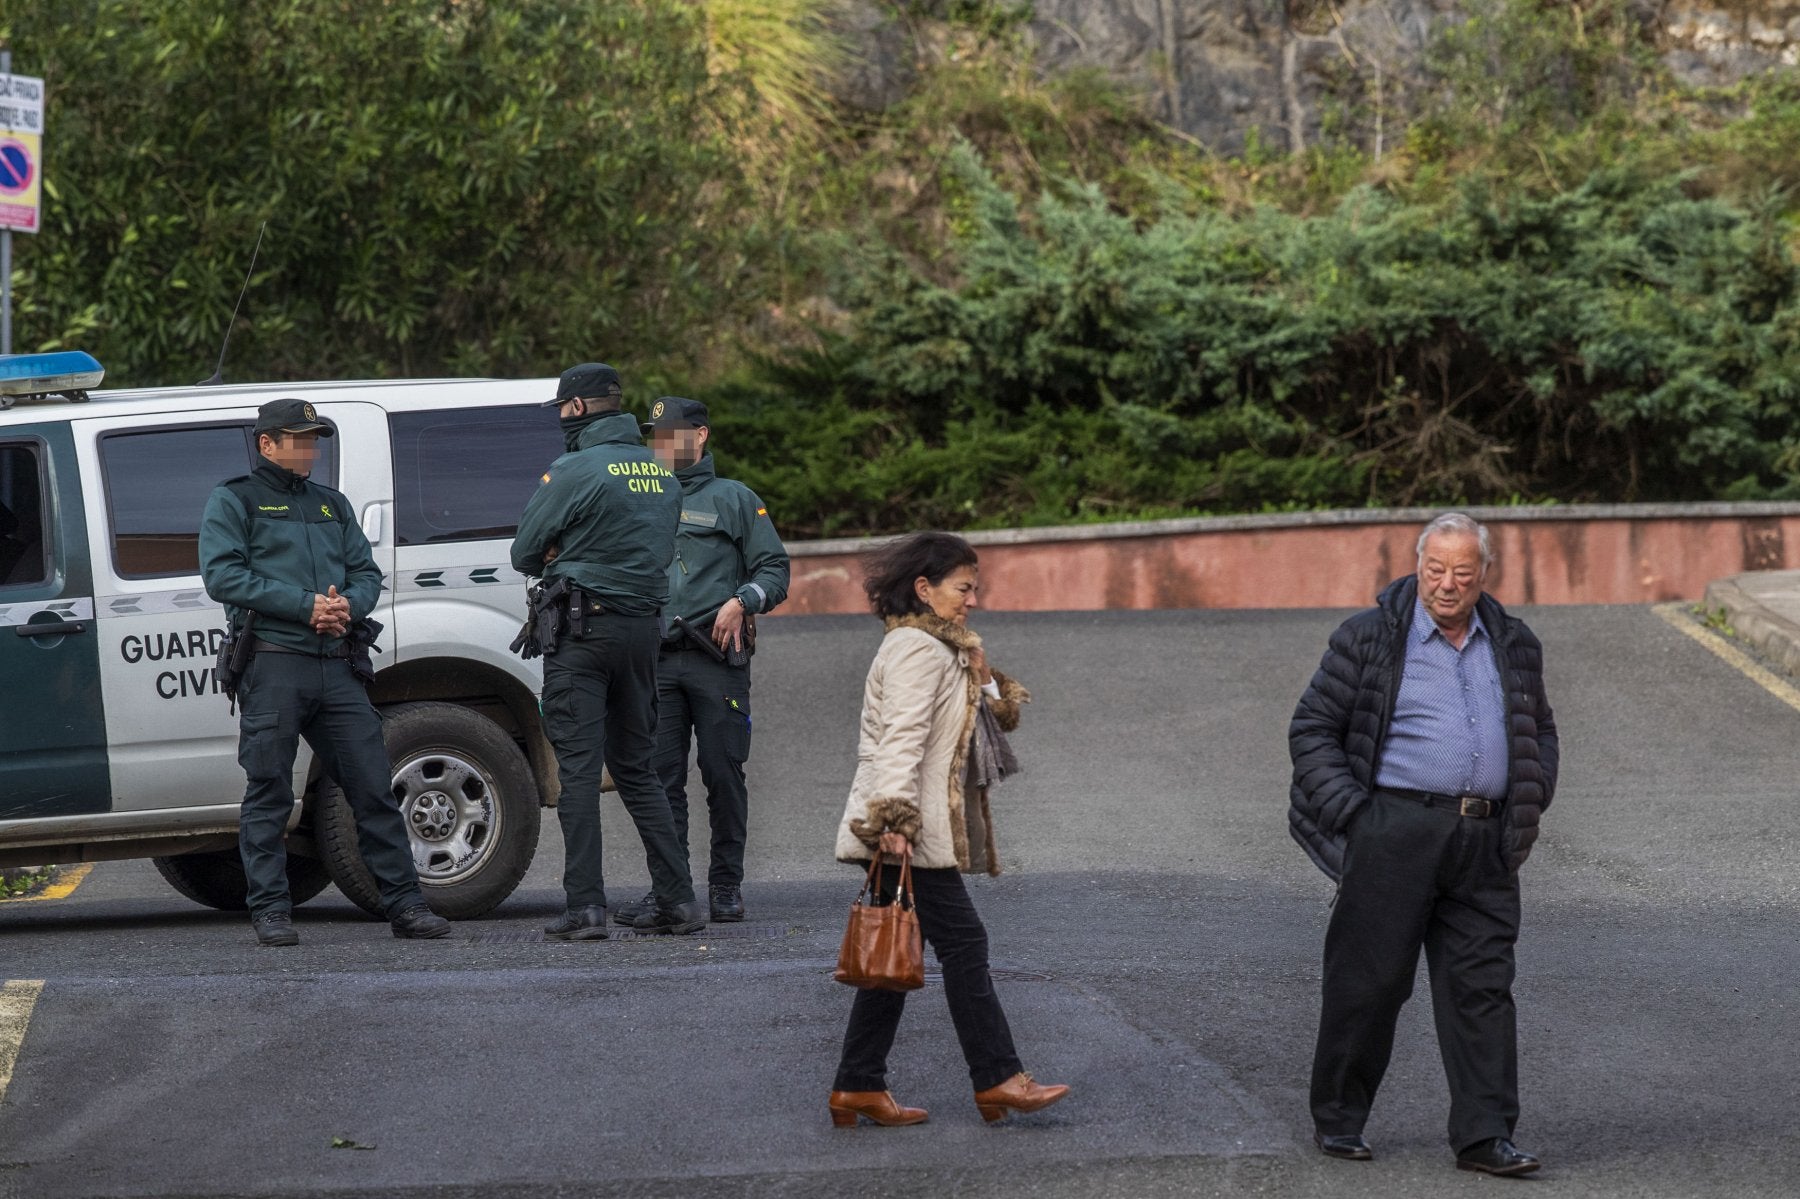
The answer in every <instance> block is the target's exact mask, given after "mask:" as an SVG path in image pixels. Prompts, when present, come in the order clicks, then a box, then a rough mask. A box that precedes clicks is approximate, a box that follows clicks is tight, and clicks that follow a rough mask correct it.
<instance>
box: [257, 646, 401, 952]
mask: <svg viewBox="0 0 1800 1199" xmlns="http://www.w3.org/2000/svg"><path fill="white" fill-rule="evenodd" d="M238 702H239V703H240V704H242V705H243V710H242V711H241V713H240V714H239V717H238V764H239V765H240V766H242V767H243V768H244V776H245V779H246V783H247V785H246V787H245V789H244V807H243V811H242V814H241V815H240V817H239V820H238V849H239V852H241V853H242V854H243V857H244V876H245V877H246V878H247V879H248V880H249V883H250V890H249V896H248V899H249V903H250V912H251V914H252V915H258V914H261V913H263V912H272V911H279V912H286V911H291V910H292V909H293V906H294V905H293V901H292V897H291V896H290V895H289V894H288V882H287V844H286V842H285V841H284V840H283V837H284V835H285V832H286V829H287V820H288V815H289V814H290V813H291V812H292V811H293V810H294V755H295V753H297V752H298V751H299V748H300V738H302V737H305V738H306V743H307V744H308V745H310V746H312V750H313V752H314V753H315V754H317V755H319V761H320V762H321V763H322V764H323V765H324V767H325V770H326V772H327V773H328V774H330V775H331V777H332V778H334V779H336V780H337V784H338V786H340V787H342V788H343V789H344V798H345V800H347V801H348V802H349V804H350V811H351V812H352V814H354V815H355V817H356V843H357V848H358V849H359V850H360V851H361V852H362V858H363V862H364V863H365V864H367V866H368V867H369V873H370V874H372V875H374V876H375V882H376V884H377V885H378V886H379V887H380V889H381V907H382V910H383V911H384V912H386V913H387V914H388V915H389V916H390V917H392V916H395V915H398V914H399V913H400V912H402V911H404V910H405V909H407V908H409V907H412V906H413V905H414V904H419V903H423V902H425V900H424V897H423V896H422V895H421V894H420V893H419V874H418V871H417V869H416V868H415V867H414V865H413V858H412V843H411V842H410V840H409V839H408V838H407V835H406V825H405V823H404V822H403V821H402V820H401V817H400V808H399V806H398V805H397V804H396V803H395V802H394V779H393V768H392V765H391V764H390V763H389V761H388V755H387V747H386V746H385V745H383V744H382V740H381V717H380V716H378V715H377V714H376V712H375V708H374V706H373V705H372V704H370V703H369V693H368V692H367V691H365V690H364V689H363V685H362V684H361V683H359V682H357V681H356V676H355V675H353V674H351V673H350V663H348V662H346V661H345V660H344V659H342V658H314V657H309V656H306V655H303V654H284V653H278V652H276V651H273V650H266V649H259V650H258V651H257V652H256V655H255V656H254V657H253V658H251V659H250V665H249V667H248V669H246V670H245V672H244V678H243V681H242V682H241V683H240V684H239V686H238Z"/></svg>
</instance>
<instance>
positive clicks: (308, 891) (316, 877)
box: [150, 849, 331, 912]
mask: <svg viewBox="0 0 1800 1199" xmlns="http://www.w3.org/2000/svg"><path fill="white" fill-rule="evenodd" d="M150 860H151V861H152V862H154V863H155V864H156V872H157V873H158V874H160V875H162V876H163V878H164V879H166V880H167V881H168V884H169V885H170V886H171V887H174V888H175V889H176V890H177V891H179V892H181V893H182V894H183V895H185V896H187V897H188V898H189V899H191V900H193V901H194V902H195V903H199V904H205V905H206V906H207V907H209V908H218V909H219V910H220V911H221V912H242V911H244V910H245V909H246V908H248V907H249V906H250V905H249V903H248V902H247V901H246V900H247V896H248V895H249V892H250V884H249V882H248V881H247V880H246V879H245V878H244V859H243V858H242V857H241V856H240V855H239V854H238V851H237V850H235V849H217V850H209V851H207V852H206V853H184V854H181V855H179V856H178V857H172V858H152V859H150ZM287 870H288V896H289V898H291V899H292V900H293V902H294V903H295V904H296V905H298V904H303V903H305V902H306V901H307V900H309V899H311V898H312V897H313V896H315V895H317V894H318V893H319V892H321V891H323V890H324V889H325V888H326V887H329V886H330V885H331V876H330V875H329V874H327V873H325V863H323V862H321V861H319V859H317V858H303V857H301V856H300V855H299V854H296V853H290V854H289V855H288V860H287Z"/></svg>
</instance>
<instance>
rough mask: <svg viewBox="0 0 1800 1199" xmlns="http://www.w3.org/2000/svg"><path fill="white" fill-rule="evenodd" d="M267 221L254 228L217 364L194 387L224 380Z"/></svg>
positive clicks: (267, 224) (267, 225)
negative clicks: (247, 261)
mask: <svg viewBox="0 0 1800 1199" xmlns="http://www.w3.org/2000/svg"><path fill="white" fill-rule="evenodd" d="M268 228H269V222H267V221H264V222H263V223H262V224H261V225H260V226H259V227H258V228H257V230H256V245H255V247H254V248H252V249H251V251H250V269H249V270H247V271H245V272H244V286H243V288H242V289H241V290H240V291H239V292H238V298H237V303H236V304H235V305H234V306H233V307H232V309H231V319H230V320H229V321H227V322H226V323H225V340H224V341H222V342H221V343H219V364H218V365H217V366H215V367H213V373H212V377H211V378H208V379H202V380H200V382H198V383H196V384H195V385H194V386H196V387H211V386H213V385H214V384H217V383H223V382H225V351H226V349H227V348H229V347H230V345H231V327H232V326H233V325H235V324H237V318H238V310H239V309H241V308H243V306H244V296H245V294H246V293H248V292H249V290H250V278H251V276H253V275H254V274H256V254H257V251H258V250H261V249H262V239H263V234H264V233H265V232H267V231H268Z"/></svg>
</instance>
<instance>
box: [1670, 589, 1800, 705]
mask: <svg viewBox="0 0 1800 1199" xmlns="http://www.w3.org/2000/svg"><path fill="white" fill-rule="evenodd" d="M1650 610H1651V611H1652V612H1654V613H1656V614H1657V615H1658V616H1660V617H1662V618H1663V619H1664V620H1666V621H1668V622H1669V623H1670V624H1671V625H1673V626H1675V628H1676V629H1678V630H1679V631H1681V632H1683V633H1686V634H1687V635H1688V636H1689V637H1692V638H1693V639H1694V640H1695V641H1698V642H1699V643H1700V644H1701V645H1704V646H1705V647H1706V648H1707V649H1709V650H1711V651H1712V652H1713V653H1715V654H1717V655H1718V656H1719V657H1721V658H1723V659H1724V660H1725V661H1726V662H1727V663H1729V664H1730V665H1731V666H1732V667H1733V668H1734V669H1736V670H1737V672H1738V673H1739V674H1742V675H1743V676H1744V677H1745V678H1748V679H1749V680H1750V681H1751V682H1753V683H1755V684H1757V685H1758V686H1759V687H1761V688H1762V689H1763V690H1764V691H1767V692H1768V693H1769V694H1770V695H1773V696H1774V697H1775V698H1776V699H1778V700H1780V701H1781V702H1782V703H1784V704H1786V705H1787V706H1788V707H1790V708H1792V709H1794V711H1796V712H1800V687H1795V686H1794V685H1793V684H1792V683H1790V682H1788V681H1787V680H1786V679H1784V678H1782V677H1781V676H1780V675H1778V674H1776V673H1775V672H1774V671H1772V670H1769V669H1767V668H1766V667H1763V666H1760V665H1758V664H1757V662H1756V661H1755V660H1754V659H1753V658H1751V657H1750V655H1749V654H1746V653H1745V652H1744V651H1743V650H1741V649H1739V648H1738V647H1737V646H1735V645H1733V644H1731V643H1730V642H1729V641H1727V640H1725V638H1723V637H1720V636H1718V635H1716V634H1713V633H1709V632H1707V631H1706V630H1705V629H1703V628H1701V627H1700V625H1699V624H1697V623H1696V622H1695V621H1694V619H1693V617H1691V616H1690V615H1689V614H1688V610H1687V605H1686V604H1658V605H1656V606H1655V607H1654V608H1652V609H1650Z"/></svg>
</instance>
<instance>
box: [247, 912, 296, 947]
mask: <svg viewBox="0 0 1800 1199" xmlns="http://www.w3.org/2000/svg"><path fill="white" fill-rule="evenodd" d="M250 927H251V928H253V929H255V930H256V943H257V944H258V945H298V944H300V934H299V933H297V932H295V931H294V918H293V917H292V916H289V915H288V914H287V913H286V912H264V913H263V914H262V915H260V916H252V917H251V918H250Z"/></svg>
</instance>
